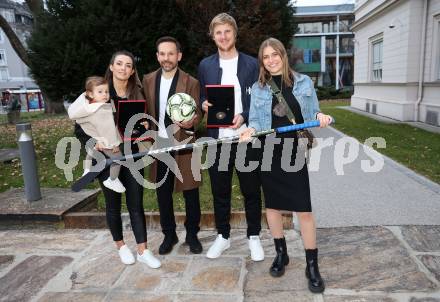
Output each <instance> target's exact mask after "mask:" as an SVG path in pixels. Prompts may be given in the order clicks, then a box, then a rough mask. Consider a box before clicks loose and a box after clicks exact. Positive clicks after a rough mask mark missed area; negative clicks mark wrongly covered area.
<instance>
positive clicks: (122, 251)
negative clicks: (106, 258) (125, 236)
mask: <svg viewBox="0 0 440 302" xmlns="http://www.w3.org/2000/svg"><path fill="white" fill-rule="evenodd" d="M119 257H120V258H121V262H122V263H124V264H127V265H130V264H133V263H134V262H135V260H134V256H133V253H132V252H131V251H130V249H129V248H128V246H126V245H125V244H124V245H123V246H121V247H120V248H119Z"/></svg>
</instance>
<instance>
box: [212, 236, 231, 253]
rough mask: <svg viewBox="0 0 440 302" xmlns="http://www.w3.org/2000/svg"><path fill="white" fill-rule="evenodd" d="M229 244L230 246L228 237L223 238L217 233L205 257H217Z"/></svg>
mask: <svg viewBox="0 0 440 302" xmlns="http://www.w3.org/2000/svg"><path fill="white" fill-rule="evenodd" d="M230 246H231V240H230V238H228V239H225V238H223V236H222V234H218V235H217V238H216V239H215V241H214V243H213V244H212V245H211V247H210V248H209V250H208V252H207V253H206V257H208V258H210V259H215V258H218V257H220V256H221V254H222V253H223V251H225V250H227V249H228V248H229V247H230Z"/></svg>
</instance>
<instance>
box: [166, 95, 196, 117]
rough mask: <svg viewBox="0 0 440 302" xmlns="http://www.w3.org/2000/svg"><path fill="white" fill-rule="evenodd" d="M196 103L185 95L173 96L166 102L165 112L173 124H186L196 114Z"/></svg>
mask: <svg viewBox="0 0 440 302" xmlns="http://www.w3.org/2000/svg"><path fill="white" fill-rule="evenodd" d="M196 108H197V106H196V101H194V99H193V98H192V97H191V96H190V95H188V94H186V93H182V92H179V93H176V94H173V95H172V96H171V97H170V98H169V99H168V101H167V107H166V111H167V114H168V116H169V117H170V119H171V120H172V121H173V122H187V121H189V120H191V119H192V118H193V116H194V114H195V113H196Z"/></svg>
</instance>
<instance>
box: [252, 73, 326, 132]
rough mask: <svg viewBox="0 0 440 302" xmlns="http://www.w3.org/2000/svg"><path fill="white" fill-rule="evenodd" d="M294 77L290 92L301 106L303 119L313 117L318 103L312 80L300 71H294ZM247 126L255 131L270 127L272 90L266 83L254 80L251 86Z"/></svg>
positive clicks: (317, 110)
mask: <svg viewBox="0 0 440 302" xmlns="http://www.w3.org/2000/svg"><path fill="white" fill-rule="evenodd" d="M294 77H295V83H294V86H293V89H292V93H293V95H294V96H295V98H296V99H297V101H298V103H299V106H300V107H301V113H302V116H303V118H304V121H307V120H312V119H315V118H316V114H317V113H318V112H319V104H318V98H317V96H316V92H315V89H314V87H313V81H312V80H311V79H310V78H309V77H308V76H307V75H304V74H300V73H294ZM248 127H252V128H254V129H255V130H256V131H262V130H268V129H271V128H272V90H271V89H270V86H269V85H268V84H266V85H265V86H264V87H261V86H260V84H259V83H258V82H256V83H254V85H253V86H252V92H251V105H250V109H249V125H248Z"/></svg>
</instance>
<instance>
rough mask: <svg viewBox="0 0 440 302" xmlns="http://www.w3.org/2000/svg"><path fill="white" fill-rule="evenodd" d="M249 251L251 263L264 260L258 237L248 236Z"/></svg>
mask: <svg viewBox="0 0 440 302" xmlns="http://www.w3.org/2000/svg"><path fill="white" fill-rule="evenodd" d="M249 249H250V250H251V259H252V260H253V261H263V260H264V250H263V247H262V246H261V242H260V237H259V236H249Z"/></svg>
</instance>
